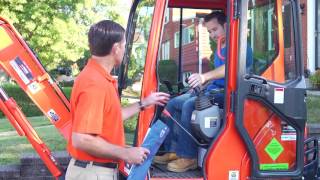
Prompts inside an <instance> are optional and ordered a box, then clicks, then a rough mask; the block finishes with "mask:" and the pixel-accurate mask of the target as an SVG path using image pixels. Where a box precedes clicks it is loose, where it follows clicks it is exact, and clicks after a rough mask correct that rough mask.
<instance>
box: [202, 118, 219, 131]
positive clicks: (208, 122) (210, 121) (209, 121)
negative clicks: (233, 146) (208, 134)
mask: <svg viewBox="0 0 320 180" xmlns="http://www.w3.org/2000/svg"><path fill="white" fill-rule="evenodd" d="M216 126H217V117H205V118H204V128H211V127H216Z"/></svg>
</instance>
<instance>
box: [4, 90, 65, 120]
mask: <svg viewBox="0 0 320 180" xmlns="http://www.w3.org/2000/svg"><path fill="white" fill-rule="evenodd" d="M3 89H4V90H5V91H6V93H7V94H8V96H9V97H12V98H13V99H14V100H15V101H16V102H17V104H18V105H19V106H20V107H21V109H22V111H23V113H25V116H27V117H31V116H42V115H43V113H42V112H41V111H40V110H39V108H38V107H37V106H36V105H35V104H34V103H33V101H32V100H31V99H30V98H29V96H28V95H27V94H26V93H25V92H24V91H23V90H22V89H21V88H20V87H19V86H18V85H14V84H5V85H3ZM62 91H63V92H64V93H65V95H66V97H68V98H69V97H70V94H71V87H66V88H62ZM3 116H4V115H3V113H2V112H1V114H0V117H3Z"/></svg>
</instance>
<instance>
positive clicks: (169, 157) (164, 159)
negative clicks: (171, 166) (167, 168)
mask: <svg viewBox="0 0 320 180" xmlns="http://www.w3.org/2000/svg"><path fill="white" fill-rule="evenodd" d="M176 159H178V156H177V155H176V153H165V154H164V155H162V156H155V157H154V159H153V162H154V163H157V164H168V163H169V162H170V161H173V160H176Z"/></svg>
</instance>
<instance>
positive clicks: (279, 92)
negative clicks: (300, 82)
mask: <svg viewBox="0 0 320 180" xmlns="http://www.w3.org/2000/svg"><path fill="white" fill-rule="evenodd" d="M283 102H284V88H274V103H275V104H283Z"/></svg>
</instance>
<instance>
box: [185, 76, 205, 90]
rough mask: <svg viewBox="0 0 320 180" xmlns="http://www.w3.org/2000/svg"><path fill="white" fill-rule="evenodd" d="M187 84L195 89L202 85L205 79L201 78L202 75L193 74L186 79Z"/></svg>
mask: <svg viewBox="0 0 320 180" xmlns="http://www.w3.org/2000/svg"><path fill="white" fill-rule="evenodd" d="M188 83H189V85H190V86H191V87H192V88H195V87H197V86H199V85H202V84H204V83H205V79H204V77H203V75H201V74H198V73H195V74H192V75H191V76H190V77H189V78H188Z"/></svg>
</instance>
